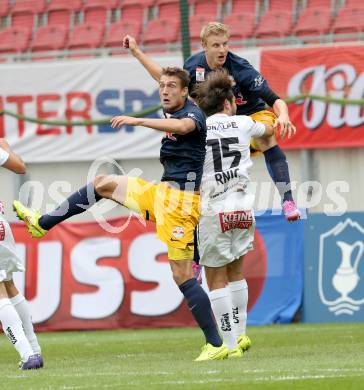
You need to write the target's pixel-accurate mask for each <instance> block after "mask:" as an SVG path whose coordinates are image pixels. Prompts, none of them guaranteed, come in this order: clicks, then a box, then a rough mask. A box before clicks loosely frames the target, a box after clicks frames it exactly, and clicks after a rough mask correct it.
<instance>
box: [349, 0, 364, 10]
mask: <svg viewBox="0 0 364 390" xmlns="http://www.w3.org/2000/svg"><path fill="white" fill-rule="evenodd" d="M345 7H346V8H354V7H359V8H361V7H363V0H346V1H345Z"/></svg>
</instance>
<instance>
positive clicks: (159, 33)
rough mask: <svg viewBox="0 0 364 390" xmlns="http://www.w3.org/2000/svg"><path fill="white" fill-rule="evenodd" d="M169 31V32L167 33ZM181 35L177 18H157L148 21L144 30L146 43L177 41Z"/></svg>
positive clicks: (159, 43) (158, 43)
mask: <svg viewBox="0 0 364 390" xmlns="http://www.w3.org/2000/svg"><path fill="white" fill-rule="evenodd" d="M166 32H168V33H166ZM178 37H179V20H178V19H176V18H166V19H156V20H152V21H150V22H149V23H148V25H147V28H146V30H145V32H144V40H143V43H144V45H161V44H166V43H175V42H177V41H178Z"/></svg>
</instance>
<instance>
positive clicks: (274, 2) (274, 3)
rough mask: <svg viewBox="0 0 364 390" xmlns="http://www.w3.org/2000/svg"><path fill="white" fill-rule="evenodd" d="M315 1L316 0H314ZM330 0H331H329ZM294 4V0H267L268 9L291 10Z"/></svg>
mask: <svg viewBox="0 0 364 390" xmlns="http://www.w3.org/2000/svg"><path fill="white" fill-rule="evenodd" d="M315 1H317V0H315ZM329 1H331V0H329ZM295 5H296V1H295V0H284V1H282V0H269V11H268V12H270V11H284V12H293V11H294V6H295Z"/></svg>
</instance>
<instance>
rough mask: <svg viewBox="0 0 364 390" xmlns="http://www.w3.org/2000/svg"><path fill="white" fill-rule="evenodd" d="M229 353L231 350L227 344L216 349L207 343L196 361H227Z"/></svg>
mask: <svg viewBox="0 0 364 390" xmlns="http://www.w3.org/2000/svg"><path fill="white" fill-rule="evenodd" d="M228 353H229V350H228V347H227V346H226V345H225V344H222V345H221V347H214V346H213V345H211V344H210V343H207V344H205V345H204V346H203V347H202V348H201V354H200V356H199V357H197V358H196V359H195V362H203V361H207V360H222V359H226V358H227V357H228Z"/></svg>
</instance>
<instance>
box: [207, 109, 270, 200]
mask: <svg viewBox="0 0 364 390" xmlns="http://www.w3.org/2000/svg"><path fill="white" fill-rule="evenodd" d="M206 124H207V144H206V157H205V162H204V167H203V176H202V183H201V194H202V199H205V200H208V199H209V201H212V200H214V199H216V200H222V199H224V198H225V197H226V196H227V195H228V194H230V193H231V192H235V191H237V190H238V189H243V190H244V189H245V188H246V186H247V185H248V183H249V180H250V179H249V170H250V168H251V166H252V161H251V159H250V140H251V138H252V137H260V136H262V135H263V134H264V132H265V126H264V125H263V124H262V123H259V122H255V121H254V120H253V119H252V118H250V117H249V116H245V115H239V116H238V115H235V116H228V115H226V114H215V115H212V116H210V117H208V118H207V120H206Z"/></svg>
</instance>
